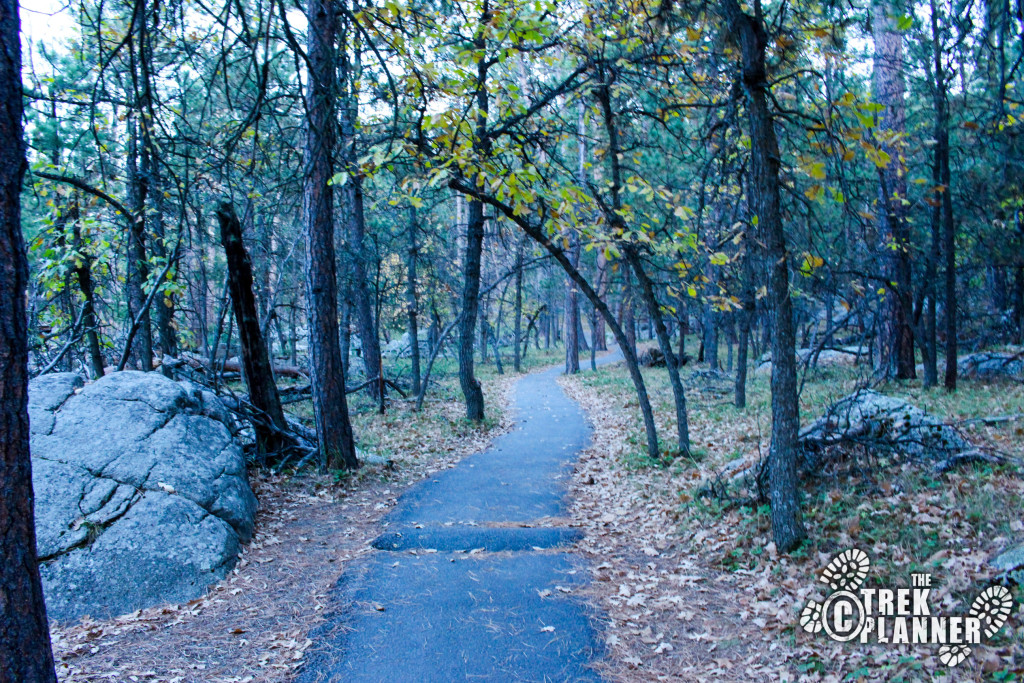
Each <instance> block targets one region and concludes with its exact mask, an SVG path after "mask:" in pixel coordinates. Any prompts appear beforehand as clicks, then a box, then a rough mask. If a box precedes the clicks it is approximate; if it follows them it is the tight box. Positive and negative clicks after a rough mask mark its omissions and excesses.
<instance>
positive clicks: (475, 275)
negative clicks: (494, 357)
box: [459, 201, 484, 421]
mask: <svg viewBox="0 0 1024 683" xmlns="http://www.w3.org/2000/svg"><path fill="white" fill-rule="evenodd" d="M468 213H469V222H468V224H467V225H466V255H465V257H464V259H463V261H462V273H463V278H464V283H463V287H462V320H461V321H460V323H459V384H460V385H461V386H462V395H463V396H464V397H465V400H466V417H467V418H468V419H470V420H475V421H479V420H482V419H484V392H483V390H482V389H481V388H480V382H479V381H478V380H477V378H476V374H475V370H474V367H473V363H474V357H473V350H474V348H473V347H474V341H475V339H476V318H477V311H478V309H479V307H480V260H481V256H482V254H483V243H484V207H483V204H481V203H480V202H476V201H471V202H469V210H468Z"/></svg>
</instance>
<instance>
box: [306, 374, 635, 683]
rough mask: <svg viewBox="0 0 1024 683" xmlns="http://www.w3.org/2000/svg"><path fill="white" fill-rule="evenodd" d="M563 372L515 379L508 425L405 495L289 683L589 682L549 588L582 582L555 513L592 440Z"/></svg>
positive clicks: (581, 612) (575, 611) (565, 604)
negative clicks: (512, 422) (486, 445)
mask: <svg viewBox="0 0 1024 683" xmlns="http://www.w3.org/2000/svg"><path fill="white" fill-rule="evenodd" d="M616 356H617V354H613V355H612V356H608V357H606V358H605V359H603V361H604V362H608V361H611V360H614V359H615V357H616ZM560 371H561V370H560V368H555V369H551V370H548V371H545V372H542V373H537V374H532V375H527V376H525V377H524V378H523V379H521V380H520V381H519V383H518V384H517V385H516V397H515V408H516V416H517V426H516V428H515V429H514V430H513V431H512V432H509V433H508V434H505V435H504V436H501V437H499V438H498V439H497V440H496V441H495V443H494V445H493V446H492V448H491V449H490V450H488V451H485V452H483V453H477V454H475V455H472V456H469V457H467V458H466V459H464V460H463V461H462V462H461V463H460V464H459V465H458V466H457V467H455V468H454V469H451V470H447V471H445V472H442V473H439V474H437V475H435V476H433V477H430V478H428V479H427V480H426V481H424V482H422V483H421V484H419V485H417V486H415V487H414V488H412V489H411V490H409V491H408V492H407V493H406V494H405V495H404V496H402V498H401V499H400V500H399V501H398V505H397V506H396V508H395V509H394V511H393V512H392V513H391V514H390V515H389V516H388V518H387V525H386V527H387V528H386V531H385V533H384V534H382V535H381V536H380V537H379V538H377V540H375V541H374V547H375V548H377V549H378V550H377V551H376V552H374V553H372V554H371V555H369V556H368V558H366V559H364V560H361V561H359V562H357V563H355V566H352V567H349V568H348V569H347V570H346V575H345V577H344V578H343V579H342V580H341V582H340V583H339V584H338V586H337V587H336V588H335V595H334V596H333V597H334V601H333V602H334V604H335V605H336V607H335V609H336V610H337V611H336V612H335V613H334V614H332V615H330V616H329V617H328V624H327V626H326V627H325V628H323V629H320V630H319V631H318V632H317V633H316V634H315V635H314V636H313V638H314V641H315V642H314V646H313V648H311V651H310V653H309V655H308V659H307V661H308V664H307V665H306V667H305V668H304V669H303V672H302V673H301V675H300V676H299V679H298V682H299V683H320V682H325V681H332V682H333V681H338V682H340V681H346V682H347V681H375V682H376V681H395V682H398V681H403V682H404V681H409V682H417V683H418V682H421V681H422V682H433V681H438V682H440V681H444V682H447V681H465V680H473V681H599V680H600V677H599V676H598V675H597V674H596V673H595V672H594V671H593V670H592V669H591V668H590V666H589V665H590V664H591V663H593V662H594V661H595V660H596V659H597V658H598V657H599V656H600V653H601V645H600V644H599V642H598V641H597V639H596V637H595V633H594V630H593V627H592V625H591V622H590V617H589V615H588V610H587V608H586V607H585V606H583V605H582V604H580V603H579V602H578V601H576V600H575V599H574V598H573V596H572V594H571V592H570V593H566V592H564V591H561V590H559V588H558V587H561V588H565V589H569V590H570V591H572V590H573V589H574V588H575V587H576V586H578V585H580V583H581V582H583V581H584V580H585V570H584V569H583V568H582V567H581V566H579V564H578V562H575V561H574V560H573V558H572V557H571V556H569V555H568V554H567V553H566V548H565V546H567V545H569V544H571V543H572V542H573V541H575V540H576V538H577V537H578V536H577V534H578V532H577V531H576V530H575V529H570V528H567V527H564V526H559V524H560V523H563V522H564V520H562V519H559V518H560V517H561V516H562V514H563V512H564V506H565V486H566V482H567V479H568V476H569V470H570V467H571V463H572V461H573V460H574V459H575V457H576V454H577V453H578V452H579V450H580V449H582V448H583V447H584V446H585V445H586V442H587V440H588V438H589V435H590V430H589V429H588V427H587V424H586V422H585V420H584V418H583V413H582V412H581V411H580V409H579V407H578V406H577V405H576V404H575V403H574V402H573V401H571V400H570V399H569V398H567V397H566V395H565V394H564V393H563V392H562V389H561V387H559V386H558V384H557V383H556V381H555V378H556V377H557V376H558V374H559V372H560ZM427 550H435V551H436V552H426V551H427ZM410 551H415V552H416V554H412V553H411V552H410ZM470 551H472V554H470ZM542 591H544V592H545V596H544V597H541V592H542ZM548 592H549V593H550V594H548Z"/></svg>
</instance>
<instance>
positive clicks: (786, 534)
mask: <svg viewBox="0 0 1024 683" xmlns="http://www.w3.org/2000/svg"><path fill="white" fill-rule="evenodd" d="M757 6H758V7H760V5H757ZM721 7H722V10H723V14H724V15H725V17H726V19H727V20H728V23H729V29H730V31H731V32H732V34H733V36H734V37H735V39H736V40H737V41H738V42H739V46H740V51H741V54H742V60H743V62H742V64H743V67H742V68H743V72H742V86H743V92H744V95H745V99H746V105H747V118H748V121H749V125H750V141H751V145H750V151H751V168H750V171H751V182H750V188H749V191H750V196H751V206H752V207H753V209H754V211H755V212H756V213H755V216H756V217H757V219H758V221H757V222H758V226H759V228H760V230H761V234H762V236H763V241H764V243H765V244H766V256H767V264H768V268H769V273H768V297H769V301H770V303H771V305H772V308H773V310H774V314H775V315H774V316H773V319H774V329H773V335H772V381H771V387H772V442H771V449H770V452H769V455H768V480H769V488H770V500H771V517H772V535H773V538H774V540H775V545H776V547H777V548H778V549H779V551H780V552H784V553H786V552H790V551H791V550H793V549H795V548H796V547H797V546H799V545H800V543H801V542H802V541H803V540H804V538H806V536H807V532H806V530H805V529H804V525H803V519H802V516H801V512H800V496H799V490H798V481H797V471H796V456H797V453H796V448H797V434H798V432H799V428H800V413H799V410H800V406H799V402H798V396H797V382H796V334H795V331H794V329H793V304H792V301H791V300H790V295H789V258H788V254H787V252H786V233H785V228H784V226H783V223H782V211H781V206H780V197H779V164H780V155H779V145H778V141H777V139H776V136H775V122H774V120H773V118H772V114H771V111H770V110H769V108H768V82H767V77H768V76H767V71H766V64H765V63H766V59H765V49H766V47H767V42H768V40H767V35H766V33H765V28H764V20H763V18H762V17H761V16H759V15H758V16H756V17H752V16H750V15H748V14H746V13H745V12H743V10H742V9H741V8H740V5H739V3H738V1H737V0H721Z"/></svg>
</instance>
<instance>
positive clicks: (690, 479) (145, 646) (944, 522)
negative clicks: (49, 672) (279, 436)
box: [52, 349, 1024, 683]
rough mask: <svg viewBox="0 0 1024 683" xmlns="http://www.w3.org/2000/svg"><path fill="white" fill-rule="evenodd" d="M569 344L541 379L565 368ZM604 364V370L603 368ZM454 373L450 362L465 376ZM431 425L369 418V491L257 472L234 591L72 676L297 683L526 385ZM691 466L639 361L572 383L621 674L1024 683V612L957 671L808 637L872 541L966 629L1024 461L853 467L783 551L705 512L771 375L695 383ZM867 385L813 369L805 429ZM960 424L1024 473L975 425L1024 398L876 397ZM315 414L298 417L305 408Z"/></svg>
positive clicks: (77, 648) (885, 562)
mask: <svg viewBox="0 0 1024 683" xmlns="http://www.w3.org/2000/svg"><path fill="white" fill-rule="evenodd" d="M560 356H561V352H560V351H558V350H555V349H552V350H551V351H550V352H548V353H545V354H540V355H537V354H535V355H534V356H533V357H532V359H531V360H530V363H529V367H539V366H542V365H544V364H550V363H552V362H555V361H557V360H559V359H560ZM585 365H586V364H585ZM448 370H450V368H449V369H448ZM439 374H440V375H441V377H442V378H444V379H442V380H441V381H440V382H439V384H438V386H437V387H436V388H435V389H433V390H432V392H431V396H433V397H434V400H433V401H431V402H429V403H428V404H427V408H426V410H424V412H422V413H419V414H416V413H412V412H411V411H409V410H408V408H407V407H406V406H407V404H404V403H401V402H398V403H396V405H395V406H393V407H392V409H391V410H389V412H388V413H387V415H385V416H383V417H381V416H378V415H375V414H374V413H373V411H372V407H370V406H369V405H368V404H367V405H365V406H364V405H360V404H359V402H358V401H359V400H362V399H361V398H360V399H358V400H357V402H356V404H355V405H356V416H355V418H354V421H355V427H356V433H357V437H358V438H359V440H360V446H361V448H363V449H364V450H365V451H367V452H372V453H375V454H380V455H384V456H386V457H389V458H392V459H393V460H394V462H395V466H394V468H390V469H389V468H383V467H367V468H364V469H363V470H361V471H360V472H359V473H358V474H356V475H354V476H344V475H343V473H333V474H327V475H315V476H314V475H301V476H274V475H269V474H266V473H260V472H254V473H253V474H252V475H251V479H252V483H253V486H254V489H255V490H256V492H257V495H258V496H259V498H260V501H261V509H260V512H259V516H258V520H257V533H256V536H255V538H254V540H253V542H252V543H251V544H250V545H249V546H247V547H246V548H245V550H244V552H243V553H242V556H241V559H240V561H239V563H238V565H237V566H236V568H235V569H234V570H233V571H232V572H231V574H229V576H228V577H227V579H226V580H224V581H223V582H221V583H219V584H217V585H216V586H214V587H212V588H211V590H210V591H209V592H208V593H207V594H206V595H205V596H203V597H202V598H200V599H198V600H195V601H192V602H191V603H188V604H184V605H170V606H165V607H157V608H152V609H149V610H142V611H140V612H136V613H133V614H129V615H125V616H123V617H120V618H116V619H111V620H107V621H94V620H88V619H87V620H85V621H83V622H81V623H78V624H75V625H72V626H55V627H54V628H53V629H52V635H53V641H54V648H55V654H56V657H57V663H58V673H59V677H60V680H62V681H65V682H69V681H83V682H84V681H89V682H92V681H110V680H115V681H179V682H182V683H186V682H193V681H195V682H204V683H205V682H209V683H214V682H218V683H219V682H223V683H227V682H229V681H235V682H238V681H267V682H271V683H278V682H283V681H286V680H289V679H290V678H291V677H292V676H293V675H294V673H295V671H296V670H297V669H298V668H299V667H300V666H301V665H302V663H303V661H304V660H305V659H306V658H307V650H308V649H309V648H310V646H311V644H312V641H311V640H310V639H309V634H310V633H311V631H313V630H314V629H316V628H317V627H318V626H319V625H320V624H321V623H323V621H324V617H325V612H326V611H327V607H328V604H329V603H328V593H329V591H330V590H331V588H332V587H333V586H334V585H335V584H336V582H337V580H338V578H339V577H340V576H341V575H342V574H343V573H344V571H345V568H346V566H348V563H350V562H352V561H353V560H355V559H357V558H361V557H363V556H364V555H365V554H366V553H368V552H370V551H371V549H370V546H369V543H370V541H372V540H373V539H374V538H375V537H376V536H377V534H378V533H379V530H380V527H379V522H380V520H381V518H382V517H383V516H384V515H385V514H387V513H388V512H389V511H390V510H391V509H392V508H393V506H394V505H395V503H396V501H397V498H398V497H399V495H400V494H401V493H402V492H403V491H404V490H405V489H406V488H407V487H408V486H409V485H411V484H412V483H414V482H416V481H418V480H420V479H422V478H423V477H425V476H427V475H428V474H430V473H432V472H436V471H438V470H440V469H444V468H448V467H452V466H454V464H455V463H457V462H458V461H459V460H461V459H462V458H463V457H464V456H465V455H468V454H470V453H474V452H477V451H481V450H483V449H484V447H485V446H486V445H487V444H489V443H490V442H491V440H493V439H494V438H495V437H496V436H497V435H498V434H500V433H502V432H504V431H506V430H507V429H508V428H509V427H510V426H511V422H510V420H509V419H508V417H507V415H508V412H507V410H506V409H507V407H508V405H509V397H510V388H511V386H512V383H513V382H514V381H515V379H516V377H515V376H512V375H511V374H509V375H505V376H503V377H498V376H496V375H495V374H494V370H493V366H488V367H485V368H482V369H481V375H482V377H483V380H484V387H485V395H486V396H487V401H488V414H489V419H488V421H487V422H486V423H485V424H484V425H483V426H482V427H480V428H473V427H470V426H469V425H467V424H466V422H465V421H464V420H463V419H462V410H463V408H462V404H461V402H460V400H459V398H460V397H459V394H458V391H457V385H456V383H455V380H454V378H453V377H452V375H451V373H450V372H449V371H446V370H445V368H444V366H442V368H441V372H440V373H439ZM644 374H645V379H646V380H647V383H648V387H649V391H650V394H651V396H652V402H653V403H654V406H655V410H656V415H657V421H658V423H659V429H660V434H661V436H662V439H663V440H665V441H666V442H668V441H669V440H670V439H671V435H672V434H673V433H674V430H675V424H674V411H673V409H672V402H671V392H670V390H669V387H668V382H667V375H666V373H665V371H664V370H663V369H649V370H645V371H644ZM685 376H686V384H687V390H688V402H689V414H690V432H691V441H692V446H693V448H692V452H691V455H690V457H688V458H679V457H675V458H673V457H672V454H671V453H667V454H666V457H664V458H663V459H662V460H659V461H652V460H650V459H649V458H647V457H646V455H645V454H644V451H643V440H642V433H641V431H640V424H639V421H638V417H637V404H636V399H635V397H634V395H633V394H632V390H631V385H630V383H629V378H628V375H627V373H626V371H625V369H624V367H623V366H622V365H621V364H616V365H612V366H608V367H605V368H601V369H599V370H598V371H597V372H589V371H585V372H583V373H581V374H580V375H577V376H574V377H561V378H560V379H559V381H560V382H561V383H562V386H563V387H564V388H565V389H566V391H567V393H568V394H569V395H570V396H571V397H572V398H574V399H576V400H577V401H579V402H580V404H581V405H582V406H583V407H584V408H585V410H586V412H587V416H588V419H589V421H590V422H591V424H592V426H593V429H594V434H593V439H592V441H591V446H590V447H589V448H587V449H586V450H584V451H583V452H582V453H581V455H580V459H579V462H578V464H577V465H576V467H575V472H574V476H573V481H572V485H571V491H570V494H571V495H570V498H571V500H572V503H571V514H572V516H573V517H574V520H575V521H574V524H575V525H578V526H579V527H580V528H581V529H583V531H584V533H585V538H584V540H583V541H581V542H580V543H579V544H578V546H577V551H578V552H579V553H580V555H581V556H582V557H583V559H585V560H586V562H587V563H588V564H589V567H590V571H591V573H592V578H593V581H591V582H590V584H589V585H588V586H586V587H584V588H581V589H579V590H577V591H576V593H577V595H580V594H582V597H584V598H586V599H588V600H589V601H591V602H592V603H593V605H594V606H595V607H596V608H598V610H599V611H600V613H602V614H603V617H602V618H601V619H600V620H599V622H596V626H597V627H598V628H599V629H600V631H601V633H600V637H601V639H602V640H603V641H604V643H605V644H606V646H607V650H606V651H607V656H606V658H605V659H604V661H602V662H600V663H599V670H600V672H601V673H602V674H603V675H604V676H605V677H606V678H608V679H610V680H618V681H624V682H626V683H632V682H633V681H654V680H669V681H674V680H687V681H700V680H716V681H718V680H726V681H730V680H732V681H760V680H810V681H829V682H832V681H835V682H838V681H847V680H850V681H859V680H892V681H899V680H906V681H917V680H942V681H947V680H948V681H1006V680H1020V679H1021V677H1022V675H1024V606H1022V602H1024V601H1022V597H1024V596H1022V594H1021V590H1020V589H1019V588H1014V589H1013V597H1014V612H1013V614H1012V615H1011V617H1010V620H1009V622H1008V623H1007V625H1006V626H1004V627H1003V629H1002V630H1001V631H1000V632H999V633H998V634H997V635H996V637H995V638H994V639H993V640H992V641H991V642H989V643H987V644H985V645H982V646H979V647H976V648H974V652H973V653H972V654H971V656H970V657H968V658H967V660H966V661H964V662H963V663H962V664H960V665H959V666H958V667H956V668H955V669H949V668H947V667H946V666H944V665H943V664H941V663H940V662H939V659H938V656H937V655H938V648H937V646H887V645H861V644H839V643H835V642H833V641H831V640H829V639H828V638H826V637H825V636H824V635H823V634H816V635H811V634H808V633H805V632H804V631H803V629H801V628H800V627H799V625H798V622H799V617H800V611H801V609H802V608H803V606H804V605H805V604H806V603H807V601H808V599H811V598H814V599H817V600H819V601H820V600H822V599H823V597H824V595H825V592H824V586H822V584H820V583H819V582H818V581H817V579H818V577H819V575H820V573H821V570H822V569H823V568H824V566H825V565H826V564H827V563H828V561H829V560H830V559H831V558H832V557H833V556H835V555H836V554H837V553H839V552H840V551H842V550H845V549H847V548H851V547H857V548H861V549H863V550H865V551H866V552H868V553H869V555H870V557H871V562H872V567H871V571H870V578H869V585H874V586H884V587H902V586H907V585H909V581H910V577H909V574H910V573H911V572H915V571H917V572H920V571H927V572H930V573H932V575H933V576H934V578H935V587H934V588H933V590H932V593H931V606H932V608H933V613H938V614H943V615H948V614H962V613H963V612H964V611H965V610H966V605H967V604H969V603H970V601H971V600H972V599H973V598H974V596H976V595H977V594H978V593H979V592H980V591H981V590H982V589H983V588H984V587H985V586H986V585H988V582H989V581H990V580H991V579H993V578H994V572H993V570H992V569H991V568H989V566H988V564H987V562H988V560H989V559H990V558H991V557H992V556H994V555H995V554H996V553H998V552H999V551H1001V550H1003V549H1005V548H1006V547H1007V546H1009V545H1010V544H1012V543H1013V542H1016V541H1019V540H1021V538H1022V537H1024V523H1022V520H1021V510H1022V503H1024V480H1022V477H1021V472H1020V471H1019V469H1017V468H1016V467H1015V466H1013V465H1003V466H993V465H988V464H985V465H965V466H962V467H960V468H959V469H956V470H953V471H951V472H948V473H945V474H936V473H934V471H933V470H932V469H931V468H930V467H928V466H927V465H925V464H922V463H915V462H889V461H886V460H884V459H882V458H872V457H868V458H866V459H864V460H863V461H862V462H857V463H849V462H846V463H837V464H836V466H835V467H833V468H830V469H829V470H828V471H825V472H822V473H820V474H819V475H818V476H815V477H814V478H812V479H809V480H805V481H804V482H803V484H802V488H803V495H804V511H805V513H804V514H805V516H804V520H805V524H806V525H807V529H808V533H809V536H810V540H809V542H808V543H806V544H805V545H804V546H803V547H802V548H801V549H800V550H798V551H797V552H795V553H792V554H790V555H784V556H780V555H779V554H778V553H777V552H775V549H774V545H773V544H772V543H771V542H770V541H771V530H770V525H769V518H768V508H767V507H766V506H765V505H762V504H758V503H756V502H752V501H742V500H735V499H721V498H708V497H706V496H703V495H701V491H702V489H706V488H707V486H708V484H709V483H711V482H713V481H716V480H717V477H718V475H719V474H720V473H721V472H722V471H723V470H724V469H725V468H726V467H730V468H732V467H735V466H736V465H737V463H746V464H754V463H756V462H757V461H758V458H759V457H761V455H762V454H764V453H766V452H767V448H768V443H769V436H770V431H771V430H770V424H771V423H770V405H769V401H770V396H769V390H768V386H767V384H768V378H767V376H765V375H758V374H752V376H751V381H750V384H749V389H748V407H747V408H746V409H745V410H742V411H740V410H737V409H736V408H734V407H733V405H732V381H731V377H730V376H726V375H724V374H715V373H711V372H708V371H707V369H706V367H703V366H697V367H692V366H691V367H690V368H687V370H686V371H685ZM863 380H864V371H863V370H862V369H860V368H846V367H831V368H824V369H821V370H818V371H814V372H812V373H811V374H809V375H808V376H807V378H806V382H805V383H804V386H803V390H802V393H801V416H802V420H803V422H804V424H806V423H808V422H809V421H811V420H813V419H814V418H816V417H817V416H818V415H820V414H821V412H822V411H823V409H824V408H825V407H826V406H827V405H829V404H830V403H832V402H833V401H835V400H836V399H838V398H840V397H842V396H844V395H845V394H846V393H848V392H849V391H850V390H851V389H852V388H853V387H854V385H855V384H857V383H858V382H859V381H863ZM876 388H877V389H879V390H880V391H882V392H883V393H886V394H891V395H896V396H901V397H904V398H907V399H908V400H910V401H911V402H913V403H915V404H916V405H919V406H920V407H922V408H924V409H926V410H928V411H930V412H932V413H933V414H935V415H938V416H941V417H943V418H944V419H945V420H946V421H947V422H948V423H950V424H954V425H958V426H959V428H960V429H962V430H963V432H964V433H965V434H966V435H968V436H969V438H970V439H971V440H973V441H975V442H976V443H981V444H986V445H989V446H992V447H995V448H997V449H998V450H999V451H1001V452H1003V453H1006V454H1008V455H1010V456H1012V457H1013V458H1015V459H1016V460H1017V461H1020V460H1021V459H1022V458H1024V423H1022V422H1021V421H1019V420H1016V421H1013V420H1011V421H1006V422H1003V423H1000V424H998V425H993V426H987V425H984V424H979V423H976V422H975V423H971V422H968V421H969V420H973V419H975V418H978V417H983V416H992V415H1006V414H1013V413H1019V411H1020V406H1021V405H1024V386H1022V385H1020V384H1010V383H985V382H971V381H965V380H962V381H961V385H960V390H959V391H958V392H957V393H956V394H955V395H948V394H946V393H945V392H943V391H942V390H941V389H939V390H929V391H925V390H923V389H922V388H921V386H920V382H913V381H911V382H902V383H898V384H890V385H883V386H881V387H876ZM299 412H300V413H301V406H300V411H299Z"/></svg>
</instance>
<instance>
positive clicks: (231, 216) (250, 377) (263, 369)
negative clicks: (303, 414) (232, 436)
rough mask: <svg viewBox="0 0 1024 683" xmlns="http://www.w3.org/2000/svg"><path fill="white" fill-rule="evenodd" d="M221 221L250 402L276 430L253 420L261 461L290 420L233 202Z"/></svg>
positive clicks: (227, 204)
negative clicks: (282, 402) (267, 340)
mask: <svg viewBox="0 0 1024 683" xmlns="http://www.w3.org/2000/svg"><path fill="white" fill-rule="evenodd" d="M217 220H218V221H219V222H220V241H221V244H223V245H224V255H225V257H226V258H227V271H228V289H229V290H230V291H231V307H232V309H233V310H234V314H235V322H236V323H237V324H238V340H239V342H240V344H241V346H242V374H243V376H244V377H245V384H246V388H247V389H248V391H249V402H250V403H252V404H253V406H255V407H256V408H257V409H258V410H261V411H263V412H264V413H266V414H267V417H269V418H270V421H271V422H272V423H273V426H274V427H276V428H277V429H276V430H271V429H267V428H266V427H264V426H262V425H258V424H253V430H254V431H255V433H256V451H257V454H258V458H259V461H260V463H264V462H265V460H266V455H267V453H272V452H274V451H276V450H278V449H279V448H280V446H281V443H280V438H279V435H280V434H281V433H282V432H286V431H287V430H288V422H287V421H286V420H285V418H284V410H283V409H282V408H281V397H280V395H279V394H278V392H277V384H276V383H275V382H274V371H273V366H272V364H271V362H270V357H269V355H268V354H267V345H266V343H265V341H264V339H263V333H262V330H261V329H260V318H259V312H258V311H257V308H256V297H255V295H254V294H253V290H252V285H253V274H252V262H251V261H250V260H249V254H248V253H246V250H245V245H244V244H243V243H242V225H241V223H239V221H238V216H237V215H236V214H235V207H234V206H233V205H232V204H231V203H230V202H222V203H221V204H220V206H219V207H218V208H217Z"/></svg>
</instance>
